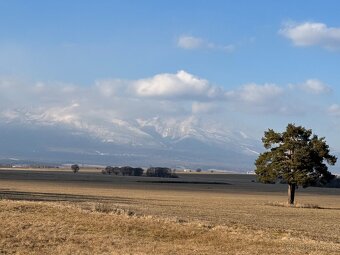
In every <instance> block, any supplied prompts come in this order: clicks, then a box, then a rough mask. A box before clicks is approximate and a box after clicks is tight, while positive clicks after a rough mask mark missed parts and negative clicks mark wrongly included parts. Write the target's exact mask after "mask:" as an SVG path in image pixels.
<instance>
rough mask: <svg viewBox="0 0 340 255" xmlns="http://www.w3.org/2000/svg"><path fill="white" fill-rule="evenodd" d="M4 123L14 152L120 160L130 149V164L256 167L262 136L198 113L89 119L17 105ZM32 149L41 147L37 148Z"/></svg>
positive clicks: (1, 118)
mask: <svg viewBox="0 0 340 255" xmlns="http://www.w3.org/2000/svg"><path fill="white" fill-rule="evenodd" d="M72 107H76V106H72ZM10 127H15V128H10ZM0 128H2V129H3V130H7V131H6V132H7V133H8V134H10V139H11V143H12V144H13V146H12V147H11V151H12V152H15V151H16V148H18V146H20V147H21V148H20V153H21V154H20V155H25V150H31V151H30V153H27V155H38V154H39V153H40V154H41V155H45V154H44V152H49V153H50V154H46V155H50V156H51V153H53V158H56V157H57V155H60V156H59V157H64V158H72V157H75V153H76V154H77V153H78V154H79V155H83V156H81V157H79V158H81V159H82V160H84V157H85V155H87V156H86V160H89V155H92V156H91V157H93V158H92V160H93V161H96V160H99V159H100V160H101V161H102V160H103V159H104V158H105V160H107V161H109V160H110V159H112V158H115V160H117V162H118V161H119V160H121V157H122V156H120V158H119V156H117V155H124V157H127V158H126V161H123V162H126V163H125V164H129V162H135V163H136V164H142V163H143V164H151V163H155V164H156V163H157V164H162V162H163V163H164V164H165V163H166V164H173V165H175V164H178V163H180V164H189V165H190V164H192V165H194V166H201V165H202V164H206V165H207V166H214V167H223V166H226V165H227V166H228V167H229V168H234V167H235V166H237V165H239V166H240V167H241V166H242V168H243V167H245V166H246V165H250V167H249V168H251V165H252V163H253V160H254V158H255V157H256V156H257V155H258V153H259V152H260V150H261V147H260V143H259V141H257V140H256V139H252V138H250V137H249V136H248V135H247V134H245V133H244V132H243V131H239V130H236V131H234V130H228V129H226V128H224V127H223V126H220V125H218V124H216V123H209V122H205V120H202V119H198V118H195V117H189V118H183V119H174V118H166V119H165V118H164V119H163V118H160V117H155V118H151V119H137V120H121V119H117V118H111V119H109V120H107V121H103V120H101V121H91V122H85V121H83V120H81V119H79V118H78V117H76V116H73V115H72V112H70V111H68V114H65V112H63V110H62V109H54V110H49V111H42V112H34V113H32V112H29V111H24V110H15V111H7V112H1V113H0ZM16 130H17V131H16ZM34 130H35V131H34ZM15 132H19V134H18V135H16V133H15ZM53 137H55V138H53ZM63 137H65V138H63ZM6 139H7V138H6V137H2V140H4V142H5V143H9V141H7V140H6ZM16 139H17V140H18V139H20V141H19V140H18V141H15V140H16ZM0 140H1V135H0ZM15 145H16V146H17V147H16V146H15ZM34 145H36V148H34ZM122 146H123V147H122ZM32 151H36V152H35V154H32ZM98 151H99V152H100V153H98ZM0 152H1V151H0ZM5 152H6V151H5ZM57 153H59V154H57ZM70 153H71V154H70ZM6 155H7V154H6ZM70 155H72V156H70ZM7 156H13V157H14V156H17V155H7ZM60 160H62V158H60ZM105 162H106V161H105ZM119 162H120V161H119ZM176 162H177V163H176ZM92 163H96V162H92Z"/></svg>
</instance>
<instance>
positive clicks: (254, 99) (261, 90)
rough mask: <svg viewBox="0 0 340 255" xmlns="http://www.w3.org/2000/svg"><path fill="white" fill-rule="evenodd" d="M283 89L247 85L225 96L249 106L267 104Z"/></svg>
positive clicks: (253, 84)
mask: <svg viewBox="0 0 340 255" xmlns="http://www.w3.org/2000/svg"><path fill="white" fill-rule="evenodd" d="M283 92H284V89H283V88H282V87H280V86H278V85H276V84H264V85H258V84H255V83H251V84H247V85H244V86H243V87H241V88H240V89H238V90H234V91H230V92H227V96H228V97H231V98H235V99H237V100H240V101H243V102H246V103H249V104H263V103H267V102H269V101H271V100H273V99H276V98H277V97H278V96H281V95H282V94H283Z"/></svg>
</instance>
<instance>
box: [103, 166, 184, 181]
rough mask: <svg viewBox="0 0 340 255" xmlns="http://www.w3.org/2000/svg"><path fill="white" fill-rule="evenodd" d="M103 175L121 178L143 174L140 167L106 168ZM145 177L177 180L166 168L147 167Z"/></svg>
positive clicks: (172, 172) (171, 171)
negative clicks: (119, 176)
mask: <svg viewBox="0 0 340 255" xmlns="http://www.w3.org/2000/svg"><path fill="white" fill-rule="evenodd" d="M102 173H103V174H113V175H121V176H142V175H143V173H144V170H143V168H140V167H130V166H123V167H112V166H107V167H105V169H103V170H102ZM145 176H148V177H165V178H177V177H178V176H177V175H176V174H175V173H174V171H173V170H171V169H170V168H168V167H149V168H148V169H147V170H146V171H145Z"/></svg>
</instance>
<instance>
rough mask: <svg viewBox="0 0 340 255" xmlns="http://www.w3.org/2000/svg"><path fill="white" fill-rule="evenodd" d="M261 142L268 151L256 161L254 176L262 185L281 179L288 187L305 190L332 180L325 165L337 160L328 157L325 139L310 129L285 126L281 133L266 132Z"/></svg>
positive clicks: (328, 152)
mask: <svg viewBox="0 0 340 255" xmlns="http://www.w3.org/2000/svg"><path fill="white" fill-rule="evenodd" d="M262 142H263V145H264V147H265V148H266V149H267V151H266V152H264V153H262V154H260V155H259V157H258V159H257V160H256V162H255V166H256V170H255V173H256V174H257V176H258V179H259V181H261V182H264V183H274V182H276V181H277V180H278V179H282V180H284V181H285V182H286V183H288V184H295V185H297V186H303V187H308V186H310V185H313V184H315V183H320V182H321V183H326V182H328V181H330V180H331V179H332V178H333V177H334V176H333V175H332V174H331V173H330V172H329V171H328V167H327V165H326V164H325V163H327V164H329V165H334V164H335V163H336V160H337V158H336V157H335V156H333V155H330V151H329V146H328V145H327V144H326V141H325V138H323V137H322V138H319V137H318V136H317V135H313V134H312V130H310V129H305V128H304V127H302V126H295V125H294V124H288V126H287V128H286V131H284V132H283V133H277V132H275V131H274V130H272V129H269V130H268V131H266V132H265V133H264V137H263V138H262Z"/></svg>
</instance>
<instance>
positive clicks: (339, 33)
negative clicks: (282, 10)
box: [279, 22, 340, 50]
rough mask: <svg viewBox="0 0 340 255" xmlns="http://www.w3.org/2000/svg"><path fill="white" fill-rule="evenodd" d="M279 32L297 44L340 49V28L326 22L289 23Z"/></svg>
mask: <svg viewBox="0 0 340 255" xmlns="http://www.w3.org/2000/svg"><path fill="white" fill-rule="evenodd" d="M279 33H280V34H282V35H283V36H285V37H287V38H288V39H290V40H292V42H293V44H294V45H296V46H301V47H302V46H314V45H318V46H321V47H323V48H326V49H331V50H335V49H340V28H336V27H327V25H326V24H324V23H313V22H305V23H301V24H295V23H287V24H285V25H284V26H283V27H282V28H281V29H280V30H279Z"/></svg>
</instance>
